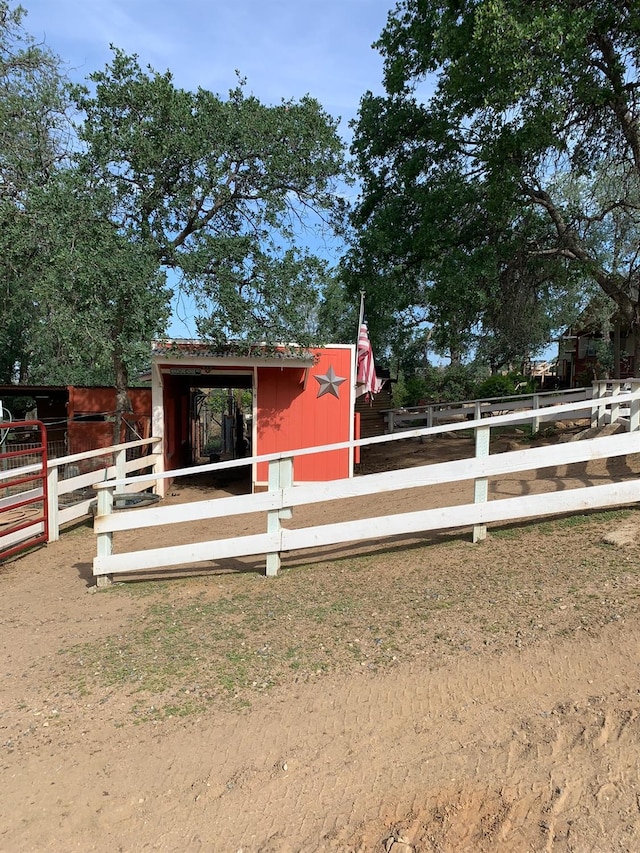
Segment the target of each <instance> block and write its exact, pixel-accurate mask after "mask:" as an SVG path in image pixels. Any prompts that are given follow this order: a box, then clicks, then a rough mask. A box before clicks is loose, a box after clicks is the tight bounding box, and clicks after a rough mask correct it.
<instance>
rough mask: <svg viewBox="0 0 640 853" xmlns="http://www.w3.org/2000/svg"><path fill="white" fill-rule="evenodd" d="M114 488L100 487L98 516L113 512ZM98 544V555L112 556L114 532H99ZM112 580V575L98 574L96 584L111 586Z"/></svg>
mask: <svg viewBox="0 0 640 853" xmlns="http://www.w3.org/2000/svg"><path fill="white" fill-rule="evenodd" d="M113 490H114V487H113V486H107V487H106V488H102V489H98V517H99V516H102V515H111V513H112V512H113ZM96 544H97V555H98V557H110V556H111V554H112V553H113V533H98V534H97V543H96ZM111 580H112V576H111V575H98V577H97V579H96V584H97V586H100V587H102V586H109V585H110V584H111Z"/></svg>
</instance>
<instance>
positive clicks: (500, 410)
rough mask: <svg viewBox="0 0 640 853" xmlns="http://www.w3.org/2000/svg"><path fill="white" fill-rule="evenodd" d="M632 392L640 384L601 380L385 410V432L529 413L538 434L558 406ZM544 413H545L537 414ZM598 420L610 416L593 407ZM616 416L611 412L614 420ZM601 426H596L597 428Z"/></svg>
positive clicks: (533, 428)
mask: <svg viewBox="0 0 640 853" xmlns="http://www.w3.org/2000/svg"><path fill="white" fill-rule="evenodd" d="M625 387H626V389H627V390H629V391H633V390H634V389H636V388H638V387H640V380H638V379H629V380H622V381H618V380H616V381H613V380H610V379H602V380H598V381H596V382H594V383H593V384H592V387H590V388H572V389H569V390H566V391H539V392H536V393H534V394H519V395H512V396H507V397H490V398H484V399H482V400H462V401H460V402H456V403H429V404H427V405H424V406H412V407H409V408H403V409H388V410H387V411H385V412H384V418H385V423H386V430H387V432H388V433H389V434H393V433H395V432H401V431H403V430H409V429H416V428H417V427H418V426H427V427H432V426H436V424H438V423H447V422H450V421H452V420H460V419H463V418H464V419H471V418H474V419H477V418H481V417H482V418H484V417H489V416H492V415H495V414H506V413H507V412H525V411H529V412H530V418H529V423H530V425H531V429H532V431H533V432H534V433H535V432H538V431H539V429H540V427H541V425H542V424H543V423H544V422H548V421H550V420H555V419H556V418H555V415H554V412H553V410H554V408H555V407H556V406H558V405H560V404H561V403H571V402H580V401H583V400H591V399H594V398H596V399H597V398H600V397H610V396H617V395H619V394H620V392H621V390H624V389H625ZM543 409H548V410H549V411H547V412H541V410H543ZM596 413H600V414H599V415H597V416H598V417H600V418H603V417H607V416H609V415H610V410H609V409H600V408H599V407H598V406H597V405H594V407H593V410H592V415H593V417H594V418H595V417H596ZM617 417H618V415H617V414H616V413H615V412H614V420H615V419H616V418H617ZM592 425H593V426H596V425H598V424H597V423H596V422H594V423H593V424H592ZM601 425H602V424H600V426H601Z"/></svg>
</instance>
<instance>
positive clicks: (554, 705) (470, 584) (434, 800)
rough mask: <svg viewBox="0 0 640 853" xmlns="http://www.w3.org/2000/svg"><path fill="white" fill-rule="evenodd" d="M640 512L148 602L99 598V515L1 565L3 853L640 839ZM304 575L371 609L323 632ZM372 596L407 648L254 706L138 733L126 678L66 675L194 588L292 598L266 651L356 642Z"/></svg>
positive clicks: (171, 721)
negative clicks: (94, 564)
mask: <svg viewBox="0 0 640 853" xmlns="http://www.w3.org/2000/svg"><path fill="white" fill-rule="evenodd" d="M639 523H640V522H639V519H638V517H637V513H633V514H631V517H628V518H626V519H624V520H622V521H620V520H617V519H614V520H613V521H611V520H609V521H607V520H605V521H600V522H593V523H591V522H588V523H586V524H585V526H584V527H583V528H582V529H581V530H574V529H573V528H563V527H561V526H558V527H551V528H550V530H549V531H547V532H546V533H545V534H544V535H542V534H541V533H540V532H536V531H529V532H524V533H522V534H521V533H520V532H518V531H515V532H514V531H506V533H505V535H504V536H497V535H496V536H495V537H492V536H490V537H489V540H488V541H487V542H486V543H484V544H483V545H482V546H471V545H469V544H468V543H460V542H458V541H455V540H448V541H433V542H429V543H427V544H426V545H422V546H421V547H419V548H415V549H413V550H411V549H409V550H408V551H399V550H398V549H397V548H396V549H391V550H388V551H384V550H383V551H381V552H380V553H376V554H374V555H373V556H370V557H368V558H359V560H357V559H356V560H355V561H353V563H343V564H342V565H343V568H339V566H340V563H336V562H335V561H333V560H332V561H331V562H327V561H326V560H325V562H324V563H318V564H317V565H314V566H312V567H311V568H308V567H307V568H306V569H304V568H303V569H301V570H300V571H296V570H291V571H289V572H287V571H285V572H283V574H282V577H281V578H278V579H276V580H275V581H267V580H265V579H257V578H256V577H255V575H253V574H252V573H250V572H249V573H245V574H244V575H227V576H224V575H222V576H220V575H218V576H212V577H210V578H207V579H205V580H203V579H200V580H194V581H193V582H188V581H187V582H184V581H183V582H179V583H177V582H175V583H165V584H162V585H158V586H157V587H153V588H152V589H149V590H144V591H141V592H139V593H136V594H135V595H131V594H128V592H127V591H126V589H125V588H124V587H115V588H113V589H112V590H111V591H108V592H106V593H104V592H97V591H96V590H95V588H94V587H93V585H92V582H91V579H90V574H89V570H90V561H91V558H92V556H93V553H94V547H95V542H94V539H93V536H92V534H91V531H90V530H88V529H86V528H80V529H78V530H77V531H73V532H70V533H68V534H66V535H65V536H64V537H63V539H62V540H61V541H60V542H58V543H55V544H53V545H51V546H49V547H47V548H46V549H43V550H41V551H39V552H34V553H31V554H28V555H26V556H24V557H22V558H20V559H17V560H14V561H11V562H9V563H8V564H7V565H5V566H4V567H3V568H2V569H0V660H1V661H2V664H1V666H2V680H1V681H0V750H1V751H0V782H1V784H2V795H1V796H0V851H2V853H21V852H22V851H38V853H40V851H42V853H47V851H51V853H66V851H73V850H78V851H104V853H107V851H114V850H121V851H144V850H159V851H203V853H204V851H216V853H217V851H220V853H227V851H229V853H238V851H242V853H298V851H300V853H302V852H303V851H304V852H305V853H307V851H308V852H309V853H314V851H327V852H328V853H338V852H339V853H356V851H359V853H369V851H372V853H383V851H385V853H436V851H438V853H457V851H462V852H463V853H464V851H470V853H471V851H487V853H489V851H499V853H502V851H504V853H507V852H508V853H512V851H516V853H517V851H540V853H549V852H550V851H562V853H564V851H574V852H575V853H582V851H593V853H608V851H628V852H629V853H632V851H637V850H639V849H640V777H639V772H638V767H639V766H640V713H639V712H640V606H639V605H638V602H639V601H640V577H639V576H640V569H639V565H640V536H639V535H638V527H639ZM609 528H620V529H623V530H624V531H626V533H625V536H624V537H622V538H621V539H620V542H621V543H622V547H616V546H615V545H606V544H603V541H602V536H603V532H604V531H605V530H607V529H609ZM159 535H160V534H159ZM162 535H167V536H169V535H170V533H165V534H162ZM514 572H515V574H514ZM517 572H519V574H518V573H517ZM310 586H311V587H312V588H311V590H310V591H309V592H308V595H309V596H310V598H313V596H314V594H315V595H316V596H325V598H326V599H327V600H328V599H329V598H330V595H331V594H335V597H334V598H333V599H331V601H333V602H334V606H333V610H335V609H336V608H335V603H336V602H337V603H339V602H340V601H341V600H342V599H341V597H343V598H344V599H346V598H348V597H349V596H350V597H351V598H352V599H353V602H352V607H353V610H354V613H355V616H353V619H354V620H355V621H353V622H349V621H348V620H349V618H351V617H350V616H349V613H347V612H346V611H345V612H342V611H339V612H337V615H335V619H334V621H329V622H327V623H324V624H322V625H320V627H319V628H318V627H317V625H316V624H315V623H312V621H310V620H309V619H308V618H307V617H306V616H305V614H306V613H308V612H310V611H308V607H309V604H308V601H307V599H304V600H303V599H302V597H301V596H302V592H301V591H302V590H303V589H307V590H308V589H309V587H310ZM374 588H375V592H376V598H375V606H376V608H378V610H379V613H378V614H376V615H378V616H379V624H380V625H383V624H385V625H387V626H391V627H393V629H394V632H395V633H394V634H393V639H394V646H393V648H395V649H397V660H396V653H394V656H393V658H388V659H386V662H385V661H383V660H382V657H380V658H376V659H375V661H376V663H375V666H374V665H372V664H371V663H370V664H368V665H365V664H366V663H367V661H373V660H374V656H375V654H377V653H378V648H379V647H378V646H376V645H375V643H377V642H378V640H377V639H376V640H375V642H374V640H371V641H370V642H369V646H367V649H368V651H367V654H366V655H364V654H363V655H362V659H361V660H360V659H353V660H347V661H346V662H345V660H343V659H342V658H341V657H340V656H339V653H338V652H335V656H334V659H333V660H334V665H333V666H330V667H328V668H327V670H326V671H325V672H323V673H321V674H319V675H317V677H315V676H314V677H311V676H310V677H306V678H301V679H300V680H296V679H295V678H293V677H290V678H286V677H282V678H280V680H279V682H278V683H276V684H275V686H273V687H272V688H271V689H269V690H267V691H265V692H262V693H259V694H258V693H256V691H254V693H253V694H252V701H251V704H250V705H249V706H248V707H245V708H244V709H240V710H235V709H231V710H230V709H229V707H228V706H224V705H223V704H221V703H216V702H211V704H209V705H207V706H206V707H205V708H204V709H203V710H198V711H196V712H193V713H190V714H188V715H187V716H179V715H177V714H176V715H173V716H166V715H165V716H163V717H159V718H158V719H145V720H142V722H136V718H135V716H132V713H131V709H132V706H133V704H134V702H135V701H136V696H137V695H138V694H137V693H136V692H135V690H136V689H137V688H136V689H134V687H133V686H132V685H130V684H129V685H127V684H126V683H120V682H119V683H115V684H113V683H111V684H109V683H107V682H101V681H100V678H98V673H87V676H88V677H87V684H86V687H83V689H77V685H76V687H73V689H72V686H71V685H73V684H74V682H73V679H74V678H77V672H78V666H82V664H83V661H82V660H78V659H77V655H76V657H75V658H73V659H72V658H71V657H70V655H69V654H68V650H69V649H70V648H76V647H78V644H85V645H86V646H87V648H88V649H89V648H90V649H92V650H93V651H92V654H93V655H94V657H92V658H91V662H93V661H95V660H96V658H95V655H96V649H100V647H101V644H103V643H104V654H105V655H113V649H114V648H117V643H116V645H115V646H114V640H113V638H115V640H116V641H117V640H119V639H122V648H125V646H126V643H125V640H126V639H127V638H131V637H138V638H140V637H142V636H143V634H142V633H141V632H142V630H143V628H142V627H141V626H142V625H143V624H144V620H146V619H148V618H149V616H148V614H149V612H150V610H149V608H150V607H151V606H157V607H160V606H162V607H164V608H165V609H166V608H167V607H169V608H171V607H175V608H176V610H175V612H176V621H177V620H178V619H179V616H178V612H179V608H180V607H182V608H183V610H184V611H185V612H186V609H185V607H186V605H185V601H186V600H187V599H189V600H191V599H190V596H191V597H193V598H194V601H195V600H196V599H197V601H202V602H204V604H207V603H208V604H211V603H212V602H213V603H215V602H217V601H218V600H221V601H223V602H230V601H231V600H232V599H233V596H234V595H236V593H237V594H238V596H239V597H242V599H243V601H245V602H246V607H247V612H249V613H251V614H253V616H252V618H254V619H255V618H256V614H259V612H260V608H262V607H263V605H264V606H266V605H265V602H269V606H272V604H273V602H274V601H276V599H278V598H280V599H282V601H286V604H287V608H288V609H286V610H283V613H285V614H286V620H287V621H286V622H284V623H283V624H284V625H285V627H284V628H282V629H278V632H277V633H274V634H273V635H271V634H269V635H268V637H267V639H268V642H269V643H271V644H272V645H276V644H277V643H278V642H282V643H283V648H286V636H287V635H291V636H292V635H293V634H296V643H299V644H303V643H304V642H306V643H307V645H308V646H313V645H314V644H316V643H319V642H320V640H322V641H323V643H326V644H327V645H328V644H329V643H330V641H331V639H332V637H333V636H334V635H336V634H340V635H341V639H340V642H341V643H342V646H343V647H344V646H346V645H349V646H351V645H352V643H351V640H350V641H349V643H344V642H342V634H344V636H345V637H346V638H347V639H348V638H351V639H353V634H352V633H349V632H352V631H355V630H356V629H357V630H358V631H359V632H360V637H363V636H364V635H363V634H362V630H364V628H363V625H364V624H365V623H364V622H363V623H362V624H359V623H358V621H357V620H358V619H359V618H360V616H359V615H358V614H359V611H358V610H357V606H358V603H359V599H365V598H366V596H367V595H368V594H369V591H370V590H373V589H374ZM140 589H141V590H142V589H143V588H142V587H141V588H140ZM230 590H231V591H230ZM332 590H333V591H334V592H333V593H332V592H331V591H332ZM434 590H436V592H434ZM225 596H226V597H225ZM421 596H422V598H421ZM385 602H386V604H387V605H388V612H386V611H384V606H385ZM204 604H203V606H204ZM367 606H368V605H367ZM372 606H373V605H372ZM427 607H431V608H432V609H431V610H429V612H428V613H426V611H425V608H427ZM251 608H253V610H252V609H251ZM305 608H306V609H305ZM416 608H417V609H416ZM330 611H332V608H331V607H327V608H325V610H323V614H325V612H330ZM423 611H425V612H424V613H423ZM180 612H182V611H180ZM216 612H218V611H216ZM219 612H221V613H222V614H223V615H222V616H220V619H221V620H227V621H228V622H229V624H230V625H232V627H233V626H235V627H236V628H237V629H238V630H240V629H242V630H243V631H244V630H249V629H248V628H246V626H244V625H243V624H242V623H241V622H240V619H241V616H240V615H239V613H238V612H237V611H235V610H230V611H229V613H228V615H224V613H225V612H226V611H219ZM189 613H193V611H191V610H190V611H189ZM416 613H418V614H419V617H416ZM423 616H424V618H422V617H423ZM303 617H304V618H303ZM502 617H504V619H502V621H501V618H502ZM323 618H324V617H323ZM332 618H334V617H333V616H332ZM305 619H306V621H305ZM384 620H386V622H385V621H384ZM503 623H504V624H503ZM167 624H169V625H170V624H171V623H167ZM174 624H175V623H174ZM311 624H313V625H314V627H313V630H311V629H309V625H311ZM354 626H355V627H354ZM263 627H264V626H263V625H262V623H260V624H259V627H257V628H256V631H257V635H256V636H258V635H259V636H262V635H263V633H264V634H265V636H266V630H267V629H266V628H265V629H264V631H263ZM361 629H362V630H361ZM190 630H192V629H190ZM198 630H201V629H200V628H198ZM320 630H324V631H325V632H326V633H325V635H322V634H320V633H315V632H316V631H320ZM136 632H137V633H136ZM296 632H297V633H296ZM305 632H306V634H305ZM443 638H445V639H443ZM251 639H252V641H255V642H254V644H255V645H256V646H257V645H258V642H257V639H256V638H255V637H252V638H251ZM107 641H109V645H107ZM355 642H356V643H358V642H359V639H356V640H355ZM385 642H386V641H385ZM438 643H440V646H442V644H443V643H444V644H445V646H446V652H444V653H443V652H441V651H437V648H436V647H438V648H440V646H438ZM243 645H244V642H243ZM362 645H363V646H364V639H363V640H362ZM265 648H267V643H266V641H265ZM63 650H64V651H65V654H62V653H61V652H62V651H63ZM259 651H261V649H258V650H257V651H256V654H255V655H254V657H257V654H258V652H259ZM379 654H380V655H382V652H380V653H379ZM369 655H371V657H369ZM88 665H89V657H87V666H88ZM92 665H93V663H92ZM283 671H284V670H283ZM92 675H95V676H96V678H95V679H94V680H92V679H91V676H92ZM179 677H180V676H178V675H177V676H176V678H177V679H179ZM185 683H187V682H185ZM188 683H189V684H190V682H188ZM254 684H255V682H254Z"/></svg>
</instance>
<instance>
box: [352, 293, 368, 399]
mask: <svg viewBox="0 0 640 853" xmlns="http://www.w3.org/2000/svg"><path fill="white" fill-rule="evenodd" d="M364 296H365V291H364V290H361V291H360V313H359V315H358V328H357V330H356V349H355V352H354V365H353V375H354V377H357V376H358V343H359V341H360V326H362V323H363V322H364ZM355 387H356V388H357V387H358V380H357V379H356V382H355Z"/></svg>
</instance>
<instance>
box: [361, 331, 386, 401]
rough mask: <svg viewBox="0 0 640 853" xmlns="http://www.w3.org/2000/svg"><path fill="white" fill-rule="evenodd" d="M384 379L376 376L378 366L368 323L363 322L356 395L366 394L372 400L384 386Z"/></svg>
mask: <svg viewBox="0 0 640 853" xmlns="http://www.w3.org/2000/svg"><path fill="white" fill-rule="evenodd" d="M382 385H383V383H382V381H381V380H380V379H378V377H377V376H376V366H375V363H374V360H373V350H372V349H371V341H370V340H369V332H368V330H367V324H366V323H362V324H361V326H360V332H359V334H358V375H357V384H356V397H360V396H361V395H362V394H366V395H367V396H366V398H365V399H366V400H367V401H369V400H372V399H373V396H374V395H375V394H377V393H378V392H379V391H380V389H381V388H382Z"/></svg>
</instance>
